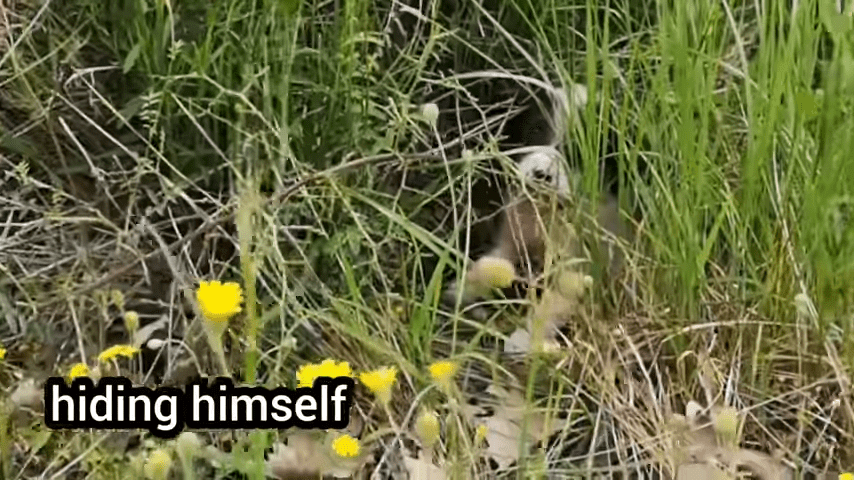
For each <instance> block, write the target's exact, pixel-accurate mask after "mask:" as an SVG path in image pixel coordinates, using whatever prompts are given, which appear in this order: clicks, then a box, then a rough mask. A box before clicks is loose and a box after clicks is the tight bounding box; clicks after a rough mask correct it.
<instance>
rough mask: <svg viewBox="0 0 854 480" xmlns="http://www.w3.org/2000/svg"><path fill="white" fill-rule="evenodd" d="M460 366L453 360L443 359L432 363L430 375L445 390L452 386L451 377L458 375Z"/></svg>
mask: <svg viewBox="0 0 854 480" xmlns="http://www.w3.org/2000/svg"><path fill="white" fill-rule="evenodd" d="M458 369H459V366H458V365H457V364H456V363H454V362H451V361H448V360H442V361H439V362H434V363H433V364H432V365H430V376H431V377H433V380H435V381H436V383H438V384H439V386H440V387H442V388H443V389H445V391H447V390H450V388H451V379H453V378H454V375H456V373H457V370H458Z"/></svg>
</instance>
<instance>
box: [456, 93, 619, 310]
mask: <svg viewBox="0 0 854 480" xmlns="http://www.w3.org/2000/svg"><path fill="white" fill-rule="evenodd" d="M549 93H550V96H551V99H552V102H551V112H550V115H551V118H550V122H549V123H550V125H549V126H548V128H549V130H550V131H551V134H550V135H548V136H547V142H544V143H546V144H545V145H531V146H528V147H525V148H521V149H518V150H517V151H516V152H515V153H516V155H517V157H516V161H515V165H516V170H517V174H518V177H519V180H520V181H519V182H517V183H518V184H520V185H521V187H517V188H515V189H514V190H515V191H513V192H512V193H511V195H509V200H508V201H506V202H505V204H504V206H503V208H502V209H501V212H500V220H499V222H498V225H497V228H495V229H494V231H493V233H492V237H493V238H492V241H491V242H490V243H491V245H492V247H491V249H489V250H488V251H486V253H485V254H484V255H482V256H481V257H480V258H478V259H477V260H476V261H475V262H474V263H473V264H472V266H471V268H470V269H469V271H468V272H467V275H466V278H467V279H466V282H465V284H464V285H460V284H459V283H458V282H456V281H452V282H451V284H450V285H449V288H448V289H446V291H445V294H444V296H443V300H444V302H445V303H446V304H449V305H452V304H455V303H456V302H457V300H458V299H459V300H460V301H461V303H462V305H463V306H468V305H470V304H472V303H475V302H477V301H479V300H482V299H484V297H486V296H487V294H488V292H487V290H488V289H489V288H488V287H490V286H491V287H496V288H501V289H506V288H508V287H509V285H507V281H506V280H507V278H509V277H511V276H512V277H514V278H516V279H517V280H519V281H520V282H521V283H523V284H530V283H531V280H532V279H533V278H534V277H535V276H536V274H538V273H541V272H544V271H545V270H546V269H547V267H548V265H549V264H554V263H555V262H559V261H563V260H572V259H577V258H582V257H584V254H585V252H584V246H583V245H582V243H581V242H580V240H579V237H578V235H577V232H576V231H575V228H574V227H573V226H572V225H571V224H570V223H569V222H568V216H569V215H567V213H568V211H567V209H566V208H565V207H567V206H568V205H572V204H574V205H576V206H584V202H583V201H581V198H580V195H579V193H578V191H579V189H578V185H579V183H580V182H579V177H580V174H579V172H571V171H569V169H568V166H567V162H566V159H565V158H564V156H563V155H562V154H561V152H560V150H559V147H560V146H561V144H562V140H563V138H564V136H565V130H566V129H567V126H568V122H569V121H572V120H575V116H574V113H575V111H576V110H575V109H576V108H577V107H580V106H583V105H584V103H585V102H586V93H585V91H584V90H583V88H575V89H573V93H572V98H571V99H570V98H568V95H567V93H566V91H565V90H563V89H554V90H553V91H552V92H549ZM597 213H598V214H597V216H596V218H595V220H594V221H595V222H596V223H597V224H598V225H599V226H600V227H601V228H603V229H604V230H605V231H606V235H604V237H606V238H604V239H603V240H601V241H600V242H599V247H600V252H603V253H605V254H606V256H607V258H608V261H609V265H608V270H609V272H610V274H612V275H615V274H616V273H617V272H618V271H619V269H620V268H621V265H622V261H623V259H622V255H621V252H620V251H619V249H618V248H614V242H613V240H614V239H615V238H622V239H627V238H628V237H629V229H628V227H627V225H626V224H625V222H624V221H623V218H622V216H621V214H620V210H619V204H618V202H617V199H616V197H615V196H614V195H613V194H612V193H610V192H604V193H603V196H602V199H601V201H600V202H599V205H598V208H597ZM608 237H610V238H608ZM496 268H497V269H500V270H504V271H506V272H508V273H507V274H502V275H498V276H497V277H496V278H501V279H504V280H502V281H501V282H498V284H497V285H490V280H489V278H488V277H490V276H495V272H493V271H492V269H496ZM519 272H523V273H524V274H525V275H522V276H520V275H519ZM482 313H483V312H479V314H482ZM479 314H478V315H479Z"/></svg>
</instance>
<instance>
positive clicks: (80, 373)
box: [68, 363, 89, 380]
mask: <svg viewBox="0 0 854 480" xmlns="http://www.w3.org/2000/svg"><path fill="white" fill-rule="evenodd" d="M88 376H89V367H88V366H87V365H86V364H85V363H78V364H76V365H74V366H73V367H71V370H69V371H68V379H69V380H74V379H75V378H77V377H88Z"/></svg>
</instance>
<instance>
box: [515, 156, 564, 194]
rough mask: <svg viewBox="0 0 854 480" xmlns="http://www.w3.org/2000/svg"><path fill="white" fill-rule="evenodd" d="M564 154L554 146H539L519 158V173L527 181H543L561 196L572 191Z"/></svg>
mask: <svg viewBox="0 0 854 480" xmlns="http://www.w3.org/2000/svg"><path fill="white" fill-rule="evenodd" d="M564 163H565V162H564V159H563V156H562V155H561V154H560V152H558V151H557V150H555V149H554V148H552V147H539V148H537V149H536V150H534V151H533V152H531V153H527V154H525V156H523V157H522V158H521V159H520V160H519V173H520V174H521V176H522V179H523V180H524V181H525V182H527V183H530V182H534V183H542V184H544V185H545V186H547V187H549V188H551V189H553V190H554V192H555V193H557V194H558V195H559V196H561V197H564V198H566V197H568V196H569V194H570V192H571V185H570V182H569V177H568V176H567V174H566V169H565V165H564Z"/></svg>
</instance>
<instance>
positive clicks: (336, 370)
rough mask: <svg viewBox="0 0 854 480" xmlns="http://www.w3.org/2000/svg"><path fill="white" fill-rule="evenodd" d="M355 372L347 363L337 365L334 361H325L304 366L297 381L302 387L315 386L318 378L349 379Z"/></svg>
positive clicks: (298, 372) (299, 371)
mask: <svg viewBox="0 0 854 480" xmlns="http://www.w3.org/2000/svg"><path fill="white" fill-rule="evenodd" d="M352 375H353V372H352V371H351V370H350V364H349V363H347V362H341V363H337V362H335V361H334V360H324V361H323V362H321V363H319V364H317V363H310V364H308V365H303V366H302V367H300V369H299V370H298V371H297V381H298V382H299V386H300V387H312V386H314V380H315V379H317V378H318V377H329V378H337V377H349V376H352Z"/></svg>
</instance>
